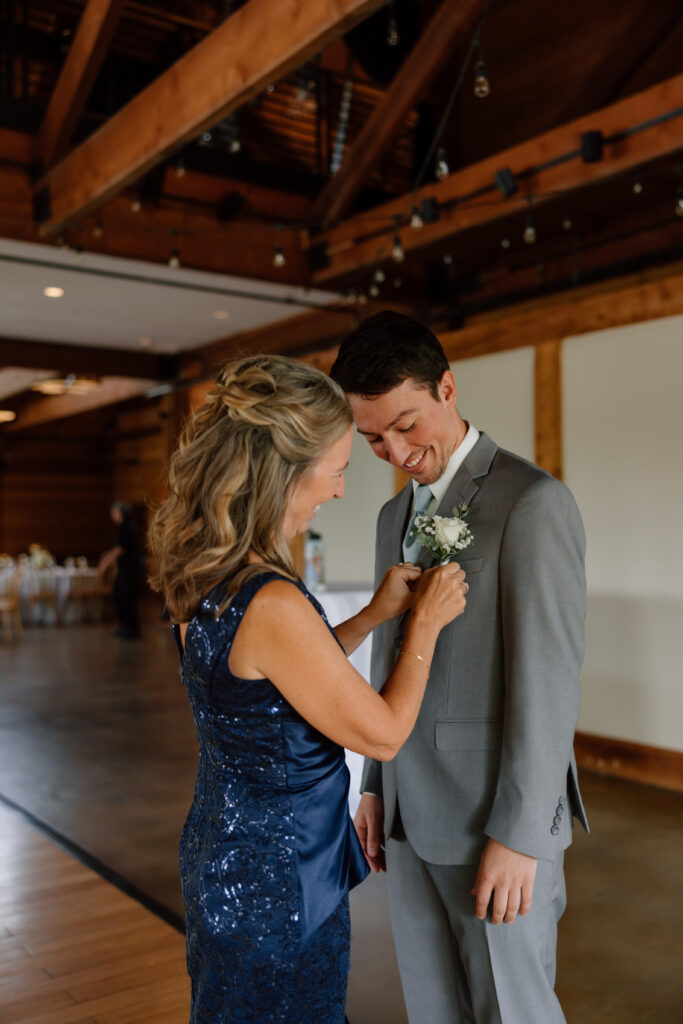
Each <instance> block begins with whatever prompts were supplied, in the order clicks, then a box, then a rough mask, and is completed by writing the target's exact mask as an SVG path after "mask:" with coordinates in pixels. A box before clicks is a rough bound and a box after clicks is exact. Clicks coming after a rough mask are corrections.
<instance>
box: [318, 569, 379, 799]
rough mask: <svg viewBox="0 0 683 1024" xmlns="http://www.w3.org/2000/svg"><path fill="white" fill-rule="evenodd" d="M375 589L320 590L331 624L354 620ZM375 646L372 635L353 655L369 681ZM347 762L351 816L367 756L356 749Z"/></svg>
mask: <svg viewBox="0 0 683 1024" xmlns="http://www.w3.org/2000/svg"><path fill="white" fill-rule="evenodd" d="M372 593H373V592H372V589H371V588H370V586H369V585H367V586H348V587H345V586H343V585H339V584H338V585H337V586H335V585H334V584H330V585H329V589H328V590H323V591H321V592H316V594H315V596H316V597H317V599H318V601H320V604H321V605H322V606H323V608H324V610H325V615H327V618H328V620H329V622H330V625H331V626H336V625H338V623H340V622H344V620H345V619H350V618H351V616H352V615H355V614H356V613H357V612H359V611H360V610H361V608H364V607H365V605H366V604H367V603H368V602H369V600H370V598H371V597H372ZM371 649H372V637H368V638H367V640H364V641H363V643H362V644H361V645H360V647H358V648H357V650H355V651H354V652H353V654H352V655H351V656H350V658H349V661H350V662H351V664H352V665H353V667H354V668H355V669H356V671H357V672H360V674H361V675H362V676H363V677H364V678H365V679H367V680H368V682H369V680H370V651H371ZM346 763H347V765H348V767H349V772H350V774H351V786H350V789H349V810H350V811H351V816H352V817H353V815H354V814H355V813H356V809H357V808H358V802H359V800H360V793H359V788H360V780H361V774H362V772H363V758H362V756H361V755H360V754H356V753H355V752H354V751H352V750H347V751H346Z"/></svg>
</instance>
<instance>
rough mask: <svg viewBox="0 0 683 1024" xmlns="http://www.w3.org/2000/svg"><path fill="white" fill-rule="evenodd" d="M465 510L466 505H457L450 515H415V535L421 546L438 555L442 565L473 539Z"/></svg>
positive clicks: (466, 509) (467, 545)
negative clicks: (466, 520)
mask: <svg viewBox="0 0 683 1024" xmlns="http://www.w3.org/2000/svg"><path fill="white" fill-rule="evenodd" d="M467 512H468V508H467V505H459V506H457V507H456V508H454V509H453V515H452V516H428V515H424V514H422V515H419V516H416V517H415V527H414V529H415V536H416V537H417V539H418V540H419V542H420V544H422V546H423V547H425V548H428V549H429V550H430V551H433V552H434V554H435V555H437V556H438V558H439V560H440V562H441V564H442V565H445V564H446V562H450V560H451V559H452V558H453V556H454V555H456V554H457V553H458V551H462V549H463V548H466V547H469V545H470V544H471V543H472V541H473V540H474V537H473V535H472V532H471V531H470V528H469V526H468V525H467V523H466V522H465V517H466V515H467Z"/></svg>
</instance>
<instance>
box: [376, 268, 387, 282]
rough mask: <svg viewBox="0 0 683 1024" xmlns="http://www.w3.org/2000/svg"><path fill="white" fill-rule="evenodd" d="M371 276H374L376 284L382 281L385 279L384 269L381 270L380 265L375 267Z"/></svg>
mask: <svg viewBox="0 0 683 1024" xmlns="http://www.w3.org/2000/svg"><path fill="white" fill-rule="evenodd" d="M373 277H374V279H375V281H376V282H377V284H381V283H382V281H386V274H385V273H384V271H383V270H382V268H381V267H378V268H377V270H376V271H375V273H374V274H373Z"/></svg>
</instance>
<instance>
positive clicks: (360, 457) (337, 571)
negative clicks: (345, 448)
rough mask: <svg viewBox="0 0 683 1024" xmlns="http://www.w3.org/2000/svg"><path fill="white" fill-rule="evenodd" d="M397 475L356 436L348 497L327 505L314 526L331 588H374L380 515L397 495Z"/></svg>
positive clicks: (347, 472) (312, 524)
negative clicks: (320, 538)
mask: <svg viewBox="0 0 683 1024" xmlns="http://www.w3.org/2000/svg"><path fill="white" fill-rule="evenodd" d="M393 487H394V471H393V469H392V467H391V466H390V465H389V464H388V463H387V462H381V461H380V460H379V459H378V458H377V456H376V455H373V454H372V452H371V451H370V445H369V444H368V442H367V441H366V440H365V439H364V438H362V437H360V436H359V435H358V434H355V432H354V439H353V448H352V449H351V461H350V463H349V468H348V469H347V471H346V494H345V495H344V497H343V498H341V499H340V500H339V501H336V500H334V499H333V500H332V501H328V502H327V504H326V505H323V507H322V508H321V509H320V511H319V512H318V514H317V516H316V517H315V519H314V520H313V522H312V523H311V527H312V529H314V530H315V531H316V532H318V533H321V534H322V535H323V538H324V540H325V564H326V576H327V581H328V584H332V585H333V584H335V583H358V584H362V585H363V586H368V585H371V584H372V581H373V578H374V575H375V526H376V523H377V513H378V512H379V510H380V508H381V507H382V505H383V504H384V503H385V501H388V500H389V498H390V497H391V496H392V494H393V493H394V490H393Z"/></svg>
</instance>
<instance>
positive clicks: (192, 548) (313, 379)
mask: <svg viewBox="0 0 683 1024" xmlns="http://www.w3.org/2000/svg"><path fill="white" fill-rule="evenodd" d="M351 422H352V420H351V412H350V409H349V406H348V402H347V400H346V397H345V395H344V393H343V391H342V390H341V388H340V387H339V386H338V385H337V384H336V383H335V382H334V381H332V380H331V379H330V378H329V377H327V376H326V375H325V374H324V373H321V372H320V371H319V370H316V369H314V368H313V367H311V366H308V365H307V364H305V363H300V362H297V361H296V360H293V359H287V358H286V357H284V356H271V355H258V356H247V357H245V358H243V359H237V360H235V361H233V362H230V363H228V364H226V366H224V367H223V370H222V371H221V373H220V374H219V376H218V379H217V381H216V384H215V385H214V387H213V388H212V390H211V391H210V392H209V393H208V394H207V396H206V400H205V402H204V404H203V405H202V406H200V407H199V408H198V409H197V411H196V412H195V414H194V415H193V416H192V417H191V419H190V420H189V422H188V424H187V426H186V427H185V430H184V432H183V435H182V437H181V440H180V443H179V446H178V449H177V450H176V452H175V453H174V455H173V456H172V458H171V463H170V468H169V476H168V495H167V497H166V499H165V500H164V501H163V502H162V504H161V505H160V506H159V508H158V509H157V510H156V512H155V514H154V516H153V518H152V521H151V525H150V533H149V537H150V546H151V549H152V554H153V556H154V560H155V572H154V574H153V575H152V577H151V580H150V582H151V583H152V586H154V587H155V588H156V589H158V590H161V591H162V593H163V594H164V597H165V600H166V605H167V607H168V609H169V611H170V613H171V615H172V616H173V618H174V619H176V620H178V621H185V620H187V619H189V618H191V617H192V616H193V615H194V614H195V612H196V610H197V606H198V605H199V602H200V600H201V598H202V597H203V596H204V594H206V593H207V592H208V591H209V590H211V588H212V587H214V586H215V585H216V584H217V583H220V582H221V581H222V580H224V579H225V578H226V577H231V582H230V585H229V593H230V594H234V593H235V592H236V591H237V590H238V589H239V587H240V586H241V585H242V584H243V583H244V582H245V581H246V579H248V578H249V577H250V576H251V575H253V574H254V573H256V572H262V571H263V569H262V567H260V568H259V567H258V566H247V562H246V558H247V554H248V553H249V551H253V552H255V553H256V554H257V555H258V557H259V558H260V559H261V560H262V561H263V562H265V563H266V564H267V565H269V566H271V567H272V568H274V569H277V570H278V571H280V572H282V573H283V574H284V575H285V576H288V577H294V576H295V575H296V572H295V569H294V566H293V564H292V560H291V556H290V554H289V549H288V547H287V544H286V542H285V539H284V538H283V537H282V526H283V522H284V517H285V511H286V508H287V503H288V500H289V498H290V495H291V493H292V489H293V487H294V486H295V485H296V484H297V483H298V482H299V480H300V479H301V477H302V476H303V474H304V473H305V472H306V470H307V469H308V468H309V467H310V466H311V465H312V464H313V463H314V462H316V460H317V459H318V458H320V456H321V455H322V454H323V452H324V451H325V450H326V449H327V448H329V446H330V445H332V444H334V442H335V441H337V440H339V438H340V437H341V436H342V435H343V434H344V433H345V431H346V430H348V428H349V426H350V425H351Z"/></svg>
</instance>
